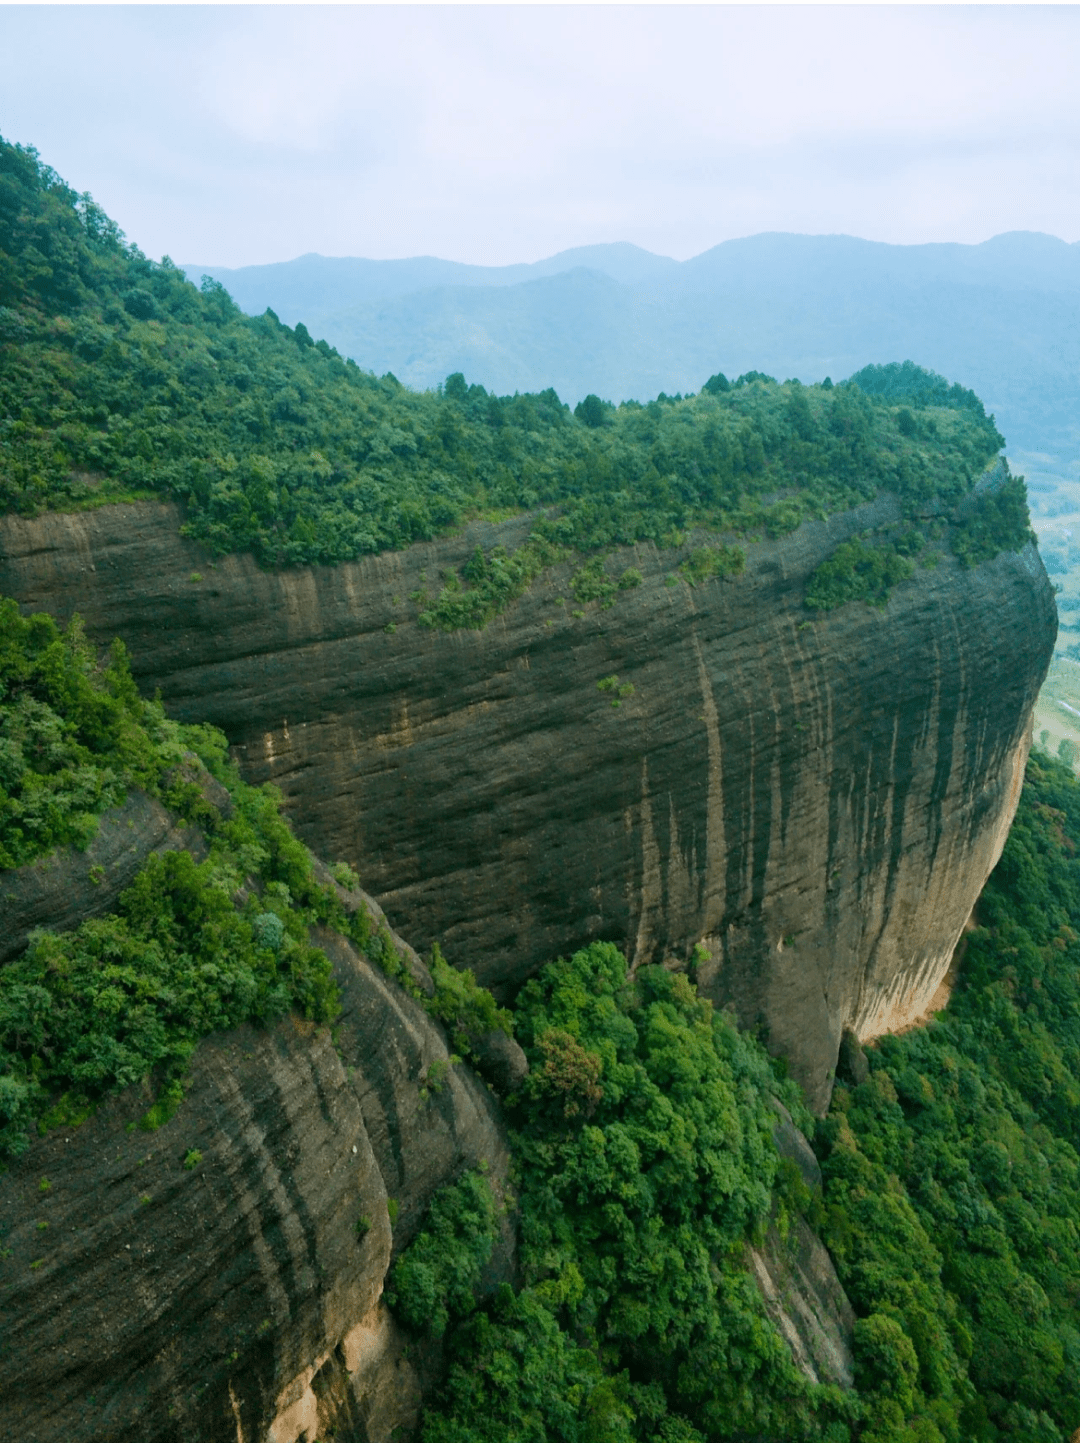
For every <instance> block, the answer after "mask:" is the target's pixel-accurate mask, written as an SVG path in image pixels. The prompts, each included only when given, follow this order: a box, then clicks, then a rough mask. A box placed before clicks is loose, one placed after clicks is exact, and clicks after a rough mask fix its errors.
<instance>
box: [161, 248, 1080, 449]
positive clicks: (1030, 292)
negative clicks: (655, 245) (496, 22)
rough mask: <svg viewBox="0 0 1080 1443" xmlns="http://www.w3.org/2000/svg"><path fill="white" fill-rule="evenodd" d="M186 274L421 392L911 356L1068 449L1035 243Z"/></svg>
mask: <svg viewBox="0 0 1080 1443" xmlns="http://www.w3.org/2000/svg"><path fill="white" fill-rule="evenodd" d="M186 269H187V272H188V274H189V275H192V276H194V277H195V278H196V279H198V277H199V275H201V274H208V275H210V276H212V277H214V278H215V279H216V280H218V281H219V282H220V283H221V284H223V285H225V287H226V289H228V290H229V291H230V292H231V294H233V296H234V298H235V300H236V302H237V304H238V305H239V306H240V307H241V309H243V310H245V311H248V312H249V313H261V312H262V311H264V310H265V309H266V308H267V307H270V308H271V309H273V310H274V311H275V312H276V313H278V314H279V315H280V316H281V318H282V319H283V320H284V321H286V322H287V323H289V324H295V323H296V322H298V321H303V322H304V324H305V325H306V326H307V327H308V328H309V329H310V330H311V332H312V334H313V335H320V336H324V337H325V338H326V339H327V340H328V341H329V342H330V343H331V344H333V345H335V346H336V347H338V349H340V350H341V352H342V353H343V354H345V355H347V356H349V357H351V358H352V359H353V360H355V361H356V362H357V364H358V365H360V366H361V367H362V368H363V369H365V370H370V371H373V372H375V373H376V374H383V373H385V372H390V373H391V374H393V375H394V376H395V377H397V378H398V379H399V380H400V381H401V382H402V383H404V384H406V385H408V386H411V387H414V388H416V389H420V390H426V389H433V388H435V387H437V386H438V385H439V384H441V382H442V381H443V379H444V378H445V377H446V376H447V375H449V374H452V373H454V372H458V371H460V372H462V373H463V374H464V375H465V376H466V377H467V378H468V379H469V380H470V381H475V382H479V383H480V384H482V385H484V386H485V387H487V389H489V390H494V391H495V392H496V393H498V394H509V393H512V392H514V391H522V392H525V391H536V390H542V389H546V388H547V387H549V386H551V387H554V388H555V390H556V391H557V392H558V394H559V395H560V397H561V398H562V399H564V400H568V401H569V402H570V403H571V404H575V403H576V402H577V401H579V400H581V399H582V398H583V397H584V396H585V395H586V394H589V393H595V394H597V395H600V396H602V397H604V398H605V399H609V400H612V401H614V402H616V403H618V402H621V401H624V400H637V401H647V400H650V399H651V398H652V397H654V396H656V395H657V394H658V393H659V392H660V391H661V390H662V389H663V390H666V391H668V392H674V391H679V392H680V393H685V392H694V391H697V390H698V389H699V388H700V387H701V385H702V384H703V383H704V381H705V379H706V378H707V377H708V376H710V375H712V374H713V373H714V372H716V371H718V370H722V371H724V372H726V373H727V374H728V375H738V374H740V373H741V372H744V371H747V370H749V369H760V370H764V371H767V372H769V373H770V374H773V375H776V376H778V377H779V378H781V379H783V378H786V377H795V378H797V379H799V380H800V381H802V382H804V383H810V382H815V381H820V380H822V379H823V377H824V376H826V375H829V376H830V377H831V378H832V379H833V380H840V379H842V378H844V377H845V376H848V375H850V374H852V373H853V372H855V371H858V370H859V369H861V368H862V367H863V366H865V365H867V364H868V363H870V362H875V361H881V360H889V359H892V360H902V359H905V358H907V357H914V356H917V357H918V358H919V361H920V364H923V365H927V366H930V367H931V368H933V369H934V370H937V371H940V372H941V373H942V374H944V375H947V376H950V377H951V378H954V379H958V380H959V381H961V383H962V384H963V385H965V386H970V387H971V388H972V389H974V390H975V391H976V392H977V393H978V394H979V395H980V396H982V397H983V398H984V399H985V400H986V403H987V409H988V410H990V411H992V412H994V414H995V415H996V416H997V418H998V420H999V423H1000V424H1001V426H1002V429H1003V430H1004V431H1005V432H1006V434H1008V436H1009V440H1010V443H1011V444H1012V445H1013V446H1014V447H1017V448H1019V449H1020V450H1021V451H1029V450H1030V451H1038V452H1046V453H1051V454H1052V455H1053V454H1061V453H1065V452H1068V451H1069V450H1070V449H1071V448H1072V446H1073V445H1074V444H1075V442H1076V440H1077V439H1078V438H1080V428H1078V426H1077V423H1076V420H1075V417H1076V416H1077V414H1080V340H1078V337H1080V246H1078V245H1077V243H1070V242H1066V241H1063V240H1060V239H1058V238H1057V237H1054V236H1049V235H1045V234H1043V233H1041V232H1028V231H1014V232H1006V233H1003V234H1002V235H999V236H993V237H991V238H990V239H989V240H986V241H982V242H980V243H978V244H977V245H965V244H962V243H959V242H929V243H926V244H923V245H918V246H900V245H892V244H889V243H887V242H880V241H868V240H864V239H861V238H859V237H855V236H844V235H835V236H830V235H825V236H810V235H799V234H795V233H790V232H764V233H762V234H760V235H756V236H749V237H743V238H740V239H735V240H729V241H723V242H721V243H720V244H719V245H716V246H713V247H711V248H710V249H708V250H706V251H703V252H701V254H699V255H697V256H693V257H691V258H690V259H688V260H685V261H675V260H672V259H671V258H670V257H662V256H654V255H653V254H652V253H651V252H648V251H643V250H641V249H639V248H635V247H630V246H628V245H627V244H626V243H613V244H611V245H604V246H591V247H578V248H575V249H572V250H568V251H564V252H560V253H559V254H558V255H556V256H551V257H548V258H546V259H545V260H541V261H537V262H533V263H531V264H526V265H514V266H505V267H469V266H465V265H463V264H462V263H459V262H447V261H439V260H438V259H437V258H414V259H412V260H403V261H371V260H360V259H349V258H328V257H300V258H298V259H297V260H294V261H286V262H279V263H276V264H275V265H273V266H261V267H240V268H235V269H231V270H229V269H225V268H222V267H213V266H211V267H206V268H202V269H200V268H199V267H194V266H188V267H187V268H186ZM1062 464H1064V463H1062Z"/></svg>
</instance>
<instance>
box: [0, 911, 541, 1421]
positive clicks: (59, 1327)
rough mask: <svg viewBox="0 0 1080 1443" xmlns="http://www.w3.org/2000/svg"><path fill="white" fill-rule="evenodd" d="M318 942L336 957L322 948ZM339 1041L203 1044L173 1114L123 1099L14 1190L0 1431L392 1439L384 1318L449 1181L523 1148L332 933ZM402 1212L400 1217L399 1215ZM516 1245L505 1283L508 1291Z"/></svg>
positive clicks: (7, 1214) (441, 1043) (31, 1164)
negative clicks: (154, 1127)
mask: <svg viewBox="0 0 1080 1443" xmlns="http://www.w3.org/2000/svg"><path fill="white" fill-rule="evenodd" d="M318 940H320V941H322V942H323V943H328V942H331V940H332V939H331V936H330V934H322V935H320V937H319V939H318ZM332 952H333V959H334V962H335V973H336V975H337V978H338V981H339V984H340V985H341V988H342V994H343V1003H344V1006H343V1011H342V1015H341V1018H340V1019H339V1021H338V1022H337V1023H335V1025H334V1029H333V1035H332V1036H331V1034H330V1032H328V1031H326V1030H317V1029H316V1028H315V1027H314V1026H312V1025H311V1024H305V1023H302V1022H298V1021H297V1020H296V1019H295V1018H291V1017H290V1018H286V1019H285V1020H283V1021H282V1022H280V1023H279V1024H278V1025H277V1026H276V1027H274V1028H273V1029H271V1030H270V1031H257V1030H255V1029H253V1028H250V1027H244V1028H241V1029H239V1030H237V1031H236V1032H233V1033H229V1034H225V1035H221V1036H217V1037H214V1038H212V1039H209V1040H208V1041H206V1042H204V1043H203V1044H202V1046H201V1047H200V1048H199V1049H198V1051H197V1052H196V1054H195V1058H194V1060H193V1062H192V1065H191V1069H190V1087H189V1089H188V1093H187V1096H186V1098H185V1100H184V1102H183V1103H182V1105H181V1106H180V1108H179V1110H178V1112H177V1113H176V1115H175V1116H174V1117H173V1118H172V1119H171V1121H169V1122H168V1123H166V1124H165V1126H164V1127H162V1128H161V1129H160V1130H159V1131H157V1132H152V1133H147V1132H144V1131H142V1130H141V1129H140V1128H139V1126H138V1120H139V1118H140V1117H141V1116H142V1115H143V1114H144V1113H145V1111H146V1109H147V1107H148V1105H149V1103H150V1101H151V1094H150V1093H149V1092H148V1091H144V1090H142V1089H139V1088H129V1089H128V1090H127V1091H126V1092H124V1093H121V1094H119V1095H118V1096H117V1097H115V1098H113V1099H112V1100H110V1101H109V1102H107V1103H106V1104H104V1105H103V1106H102V1107H101V1108H100V1109H99V1110H98V1112H97V1114H96V1115H95V1116H94V1117H93V1118H92V1119H91V1120H90V1121H89V1122H87V1123H84V1124H83V1125H82V1126H81V1127H77V1128H73V1127H66V1128H60V1129H59V1130H54V1131H52V1132H51V1133H50V1134H49V1136H48V1137H47V1138H45V1139H42V1140H40V1141H37V1142H35V1143H34V1145H33V1146H32V1147H31V1149H30V1150H29V1152H28V1153H26V1154H25V1155H24V1156H23V1157H22V1158H20V1159H18V1160H17V1161H16V1162H15V1163H14V1164H13V1165H12V1166H11V1168H10V1169H9V1171H8V1173H7V1174H6V1176H4V1177H3V1178H2V1179H0V1215H2V1217H3V1229H4V1231H3V1236H2V1238H0V1242H2V1254H3V1260H2V1262H0V1354H2V1356H3V1358H4V1379H3V1391H4V1399H3V1407H4V1419H5V1431H6V1432H8V1434H9V1436H10V1437H12V1438H19V1439H20V1440H22V1443H79V1440H86V1443H89V1440H95V1443H99V1440H103V1439H108V1440H109V1443H158V1440H160V1443H233V1440H249V1443H250V1440H260V1443H299V1440H302V1439H307V1440H309V1443H310V1440H312V1439H315V1438H322V1437H329V1436H337V1437H340V1438H343V1439H344V1438H348V1439H349V1440H351V1443H389V1440H390V1438H391V1437H392V1436H394V1430H395V1429H403V1430H405V1431H406V1432H410V1431H411V1430H412V1428H413V1426H414V1425H415V1423H416V1421H417V1417H418V1411H419V1405H420V1399H421V1387H420V1384H421V1379H420V1378H419V1376H418V1374H417V1372H416V1370H415V1368H414V1366H413V1364H412V1363H411V1362H410V1360H409V1358H408V1356H407V1349H406V1340H405V1338H404V1336H403V1335H402V1334H401V1333H400V1332H399V1330H398V1329H397V1327H396V1325H395V1324H394V1322H393V1320H392V1318H391V1317H390V1315H389V1313H388V1312H387V1310H386V1308H385V1305H383V1304H382V1303H381V1302H380V1296H381V1294H382V1291H383V1284H384V1281H385V1278H386V1273H387V1269H388V1266H389V1264H390V1260H391V1257H392V1254H393V1252H394V1251H396V1250H398V1249H400V1248H401V1247H404V1246H405V1245H406V1244H407V1243H408V1242H409V1240H410V1239H411V1237H412V1236H413V1235H414V1234H415V1232H416V1228H417V1223H418V1220H419V1219H420V1217H421V1216H422V1214H423V1212H424V1210H425V1208H426V1206H427V1204H428V1202H429V1201H430V1199H431V1196H432V1193H433V1192H434V1191H435V1189H436V1188H437V1187H439V1186H441V1185H443V1184H444V1183H446V1182H448V1181H450V1180H452V1179H453V1178H454V1177H455V1176H456V1175H457V1174H458V1173H460V1172H461V1171H462V1170H463V1169H464V1168H466V1167H471V1166H479V1165H481V1164H483V1165H486V1166H487V1167H488V1168H489V1176H490V1177H491V1178H492V1180H493V1183H494V1185H495V1187H496V1190H497V1191H500V1190H501V1188H502V1186H503V1183H504V1181H505V1177H506V1172H507V1168H508V1163H509V1159H508V1154H507V1151H506V1146H505V1142H504V1137H503V1134H502V1130H501V1127H500V1125H499V1123H498V1120H497V1115H496V1108H495V1104H494V1103H493V1101H492V1099H491V1097H490V1095H489V1094H488V1092H487V1090H486V1089H485V1088H484V1087H483V1086H482V1084H480V1083H479V1082H478V1080H477V1079H476V1078H475V1077H473V1076H472V1075H471V1074H470V1073H469V1072H468V1071H467V1070H466V1069H464V1068H461V1067H456V1066H455V1067H450V1068H449V1072H448V1076H447V1078H446V1081H445V1084H444V1086H443V1088H442V1089H441V1091H439V1092H438V1094H434V1093H432V1094H431V1095H429V1093H428V1090H427V1089H426V1088H424V1085H423V1084H424V1077H425V1075H426V1073H427V1070H428V1068H429V1067H430V1066H431V1064H432V1063H433V1062H436V1061H441V1062H442V1063H443V1064H444V1065H445V1064H447V1063H448V1052H447V1048H446V1045H445V1040H444V1038H443V1036H442V1033H441V1031H440V1030H439V1028H438V1027H437V1026H436V1025H435V1024H433V1023H432V1022H431V1020H430V1019H429V1018H428V1017H427V1015H426V1014H425V1013H424V1012H423V1010H422V1009H421V1008H420V1007H419V1006H418V1005H417V1004H416V1003H414V1002H413V1001H412V1000H411V999H410V998H408V997H407V996H406V995H405V994H404V993H402V992H401V991H400V990H399V989H398V988H396V987H395V986H394V985H393V984H392V983H390V982H388V981H387V979H386V978H385V977H383V976H382V974H381V973H379V972H377V971H375V970H374V969H372V968H371V967H370V966H369V965H368V964H367V963H366V962H365V961H364V959H363V958H362V957H360V956H358V955H357V953H356V952H355V950H354V949H353V948H352V947H351V946H350V945H349V944H348V943H346V942H345V941H344V940H343V939H341V938H336V942H335V943H334V946H333V949H332ZM392 1219H393V1221H392ZM509 1241H510V1240H509V1237H507V1238H505V1239H504V1240H503V1245H502V1247H501V1250H500V1252H499V1254H498V1255H497V1256H496V1258H495V1259H494V1260H493V1265H492V1269H491V1270H490V1271H491V1282H492V1284H493V1285H494V1284H495V1283H497V1282H498V1281H499V1280H500V1279H509V1278H511V1277H512V1268H511V1257H510V1248H509Z"/></svg>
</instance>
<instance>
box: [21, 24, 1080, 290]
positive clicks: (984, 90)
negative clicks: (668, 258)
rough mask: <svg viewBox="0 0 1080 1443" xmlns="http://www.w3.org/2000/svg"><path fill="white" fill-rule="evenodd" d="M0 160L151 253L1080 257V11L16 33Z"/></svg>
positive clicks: (29, 27)
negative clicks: (988, 253)
mask: <svg viewBox="0 0 1080 1443" xmlns="http://www.w3.org/2000/svg"><path fill="white" fill-rule="evenodd" d="M0 64H2V73H3V76H4V79H3V82H2V85H0V134H3V135H4V136H5V138H7V139H9V140H17V141H21V142H23V143H28V144H32V145H35V146H37V148H38V150H39V151H40V152H41V155H42V157H43V158H44V159H45V160H47V161H48V162H49V163H50V164H52V165H53V166H54V167H55V168H56V169H57V170H58V171H59V172H60V174H61V175H62V176H64V178H65V179H66V180H67V181H69V183H70V184H71V185H73V186H74V187H75V188H76V189H77V190H80V191H81V190H89V191H90V192H92V194H93V195H94V197H95V198H96V199H97V200H98V201H99V202H100V203H101V204H102V205H103V206H104V207H105V209H106V210H107V211H108V212H109V213H110V214H111V215H112V216H113V217H114V218H115V219H116V220H117V221H118V222H119V224H120V225H121V226H122V227H123V228H124V230H126V231H127V233H128V235H129V237H130V238H131V239H132V240H134V241H136V242H137V243H138V244H139V245H140V246H141V247H142V248H143V250H144V251H146V252H147V253H148V254H149V255H151V256H154V257H159V256H160V255H162V254H163V253H168V254H169V255H171V256H172V257H173V258H174V259H175V260H177V261H182V262H202V263H206V264H217V265H243V264H247V263H253V262H259V261H270V260H284V259H288V258H289V257H292V256H295V255H298V254H301V253H303V252H305V251H320V252H322V253H323V254H324V255H364V256H376V257H392V256H409V255H422V254H429V255H440V256H445V257H449V258H451V259H455V260H467V261H477V262H483V263H487V264H499V263H503V262H509V261H517V260H535V259H538V258H540V257H542V256H545V255H549V254H551V253H553V252H555V251H557V250H561V249H565V248H566V247H568V246H573V245H583V244H588V243H591V242H594V241H607V240H630V241H634V242H636V243H637V244H639V245H642V246H645V247H646V248H648V249H649V250H654V251H659V252H662V253H664V254H667V255H674V256H677V257H679V258H680V259H682V258H685V257H687V256H690V255H694V254H696V253H697V252H699V251H702V250H705V249H707V248H708V247H709V246H711V245H714V244H716V243H717V242H718V241H721V240H726V239H729V238H731V237H734V236H742V235H750V234H753V233H754V232H757V231H763V230H791V231H807V232H817V233H822V232H838V231H840V232H847V233H848V234H853V235H859V236H865V237H869V238H871V239H874V240H887V241H904V242H909V241H925V240H960V241H979V240H984V239H986V238H987V237H989V236H991V235H994V234H996V233H998V232H1000V231H1005V230H1043V231H1048V232H1050V233H1051V234H1054V235H1057V236H1060V237H1062V238H1063V239H1065V240H1069V241H1074V240H1077V239H1080V84H1078V76H1080V8H1075V7H1071V6H1070V7H1045V8H1043V7H1037V6H1019V7H1015V8H1014V7H1006V6H993V7H979V6H971V7H969V6H964V7H959V6H958V7H932V6H931V7H926V6H912V7H896V8H893V7H878V6H867V7H860V6H838V7H816V6H797V7H791V8H788V7H781V6H757V7H753V6H751V7H742V6H716V7H705V6H686V7H680V6H662V7H650V6H633V7H621V6H580V7H577V6H536V7H532V6H510V7H505V8H504V7H498V6H482V7H467V6H463V7H454V6H438V7H431V8H428V7H424V6H386V7H384V6H374V5H372V6H367V5H360V6H340V7H337V6H331V7H318V6H302V7H299V6H298V7H289V6H274V7H260V6H238V7H230V6H189V7H182V6H181V7H164V6H163V7H139V6H122V7H106V6H100V7H98V6H85V7H83V6H79V7H72V8H68V7H56V6H3V7H0Z"/></svg>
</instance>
